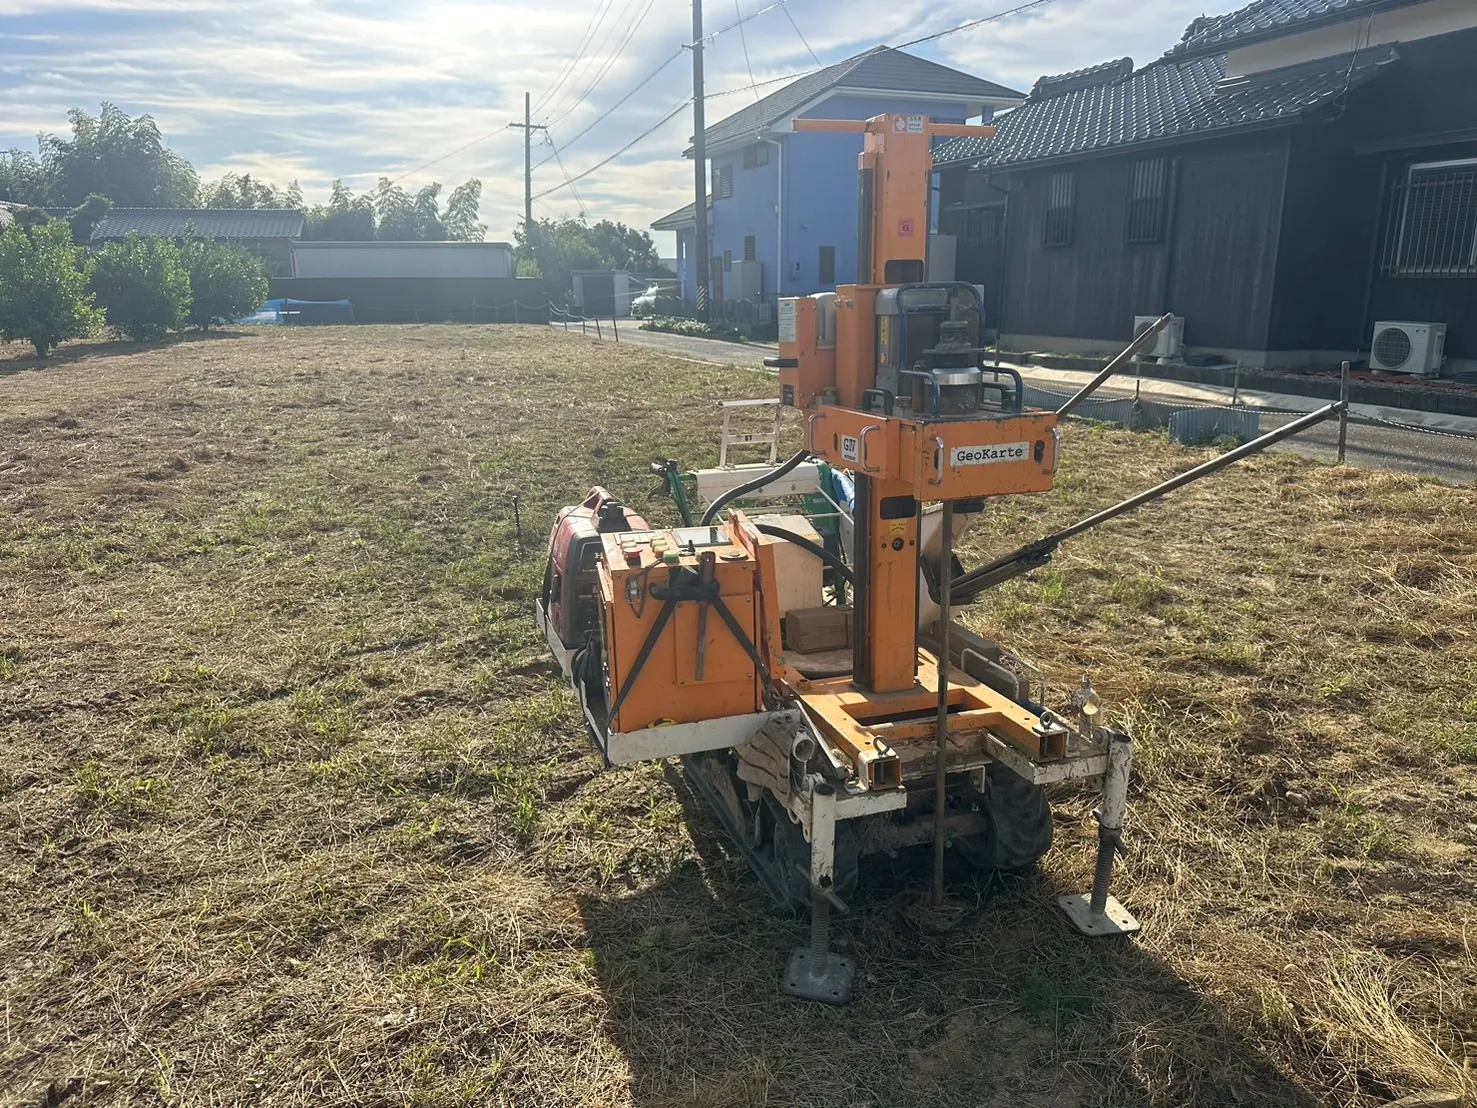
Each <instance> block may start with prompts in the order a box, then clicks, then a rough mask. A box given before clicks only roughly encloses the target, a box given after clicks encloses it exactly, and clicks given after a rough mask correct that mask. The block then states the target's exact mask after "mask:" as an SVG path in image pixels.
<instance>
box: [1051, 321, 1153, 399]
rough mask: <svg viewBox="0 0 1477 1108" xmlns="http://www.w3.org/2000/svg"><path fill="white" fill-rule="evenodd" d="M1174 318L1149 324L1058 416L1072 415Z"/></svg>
mask: <svg viewBox="0 0 1477 1108" xmlns="http://www.w3.org/2000/svg"><path fill="white" fill-rule="evenodd" d="M1173 318H1174V316H1172V315H1168V314H1166V315H1162V316H1160V317H1159V318H1158V319H1156V320H1155V321H1154V322H1153V323H1151V324H1149V326H1148V327H1146V328H1144V330H1143V333H1142V334H1140V335H1138V336H1136V337H1135V338H1134V340H1133V341H1132V342H1131V343H1129V344H1128V345H1127V346H1126V347H1124V349H1123V352H1122V353H1121V354H1119V355H1118V356H1117V357H1116V358H1114V359H1113V360H1112V361H1111V362H1109V363H1108V364H1107V365H1105V366H1103V368H1102V369H1101V370H1100V371H1099V372H1098V375H1097V376H1096V377H1094V378H1093V379H1092V380H1091V381H1089V382H1087V384H1085V385H1083V386H1082V387H1081V388H1080V389H1078V390H1077V394H1076V395H1075V396H1073V397H1072V399H1070V400H1068V401H1067V402H1066V403H1065V404H1063V405H1062V406H1061V407H1060V408H1058V409H1057V410H1056V414H1057V415H1058V416H1068V415H1071V414H1072V412H1073V411H1074V410H1075V409H1076V408H1077V406H1078V405H1080V404H1081V403H1082V402H1083V401H1084V400H1086V399H1087V398H1088V397H1089V396H1091V395H1092V394H1093V393H1095V392H1097V390H1098V389H1099V388H1100V387H1101V386H1102V383H1103V382H1104V381H1106V380H1107V379H1108V378H1109V377H1111V376H1113V374H1115V373H1117V372H1118V371H1119V370H1120V369H1122V368H1123V365H1124V363H1126V362H1127V361H1128V360H1129V359H1130V358H1132V357H1133V356H1134V355H1135V354H1137V353H1138V352H1139V351H1140V350H1142V349H1143V348H1144V347H1146V346H1148V345H1149V343H1151V342H1152V341H1153V340H1154V337H1155V336H1156V335H1158V334H1159V332H1160V331H1162V330H1164V328H1166V327H1167V326H1169V321H1170V320H1171V319H1173Z"/></svg>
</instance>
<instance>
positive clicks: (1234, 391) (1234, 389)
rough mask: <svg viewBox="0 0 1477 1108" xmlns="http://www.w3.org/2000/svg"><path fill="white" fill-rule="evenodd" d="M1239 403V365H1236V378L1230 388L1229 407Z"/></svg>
mask: <svg viewBox="0 0 1477 1108" xmlns="http://www.w3.org/2000/svg"><path fill="white" fill-rule="evenodd" d="M1240 403H1241V363H1240V361H1238V362H1237V363H1236V376H1235V378H1234V381H1233V384H1232V386H1231V407H1233V408H1234V407H1235V406H1236V405H1237V404H1240Z"/></svg>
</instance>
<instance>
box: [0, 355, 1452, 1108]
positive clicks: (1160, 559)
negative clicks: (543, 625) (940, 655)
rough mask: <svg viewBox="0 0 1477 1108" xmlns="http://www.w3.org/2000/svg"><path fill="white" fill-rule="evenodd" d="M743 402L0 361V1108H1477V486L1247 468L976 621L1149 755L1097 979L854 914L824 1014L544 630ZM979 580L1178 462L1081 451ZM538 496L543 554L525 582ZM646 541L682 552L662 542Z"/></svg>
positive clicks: (988, 891)
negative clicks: (628, 520) (1415, 1096)
mask: <svg viewBox="0 0 1477 1108" xmlns="http://www.w3.org/2000/svg"><path fill="white" fill-rule="evenodd" d="M771 388H772V381H771V380H770V379H769V378H767V377H765V376H763V375H761V374H757V373H751V372H747V371H740V370H732V369H723V368H719V367H713V366H698V365H693V364H691V363H685V362H680V361H676V360H672V359H670V358H666V357H664V356H662V355H660V354H657V353H655V352H653V351H650V350H644V349H641V348H637V347H632V346H626V345H622V346H620V347H616V346H614V345H612V344H607V343H596V342H594V341H587V340H584V339H581V338H580V337H579V336H576V335H569V336H565V335H562V334H557V333H548V332H545V331H543V330H540V329H535V328H475V327H454V326H441V327H409V326H407V327H397V328H374V327H359V328H345V329H338V328H329V329H321V330H303V331H295V330H293V331H290V330H263V331H262V332H260V333H250V332H244V333H238V334H226V335H222V336H215V337H210V338H203V339H198V340H194V341H187V342H181V343H177V344H172V345H166V346H160V347H152V348H151V347H110V346H97V347H90V348H89V347H80V348H78V349H76V350H74V351H63V352H62V354H61V355H60V356H58V357H56V358H54V359H52V361H51V362H49V363H45V364H42V363H36V362H34V361H29V360H20V359H13V360H10V361H3V360H0V892H3V896H0V995H3V1001H4V1012H3V1020H4V1027H3V1031H0V1104H3V1105H7V1106H8V1105H26V1106H38V1108H39V1106H42V1105H47V1106H50V1105H66V1106H67V1108H74V1106H81V1105H129V1106H133V1105H236V1104H261V1105H272V1106H279V1105H299V1104H301V1105H308V1104H312V1105H322V1104H335V1105H402V1104H422V1105H438V1106H439V1105H455V1104H474V1103H475V1104H502V1105H518V1106H523V1105H530V1106H534V1105H611V1106H628V1105H639V1106H642V1108H658V1106H674V1105H691V1106H698V1105H702V1106H739V1105H758V1104H767V1105H815V1106H819V1105H828V1106H829V1105H836V1106H840V1105H855V1106H861V1105H875V1106H882V1105H899V1106H906V1108H924V1106H928V1108H934V1106H946V1105H958V1106H965V1105H969V1106H991V1108H996V1106H998V1108H1005V1106H1010V1108H1047V1106H1058V1105H1060V1106H1064V1108H1088V1106H1093V1105H1117V1106H1128V1105H1156V1106H1166V1108H1168V1106H1185V1105H1206V1106H1209V1105H1227V1106H1250V1105H1276V1106H1281V1105H1287V1106H1311V1105H1319V1104H1330V1105H1347V1106H1358V1108H1366V1106H1373V1105H1378V1104H1382V1103H1385V1102H1387V1101H1389V1100H1392V1099H1394V1098H1395V1097H1398V1096H1401V1095H1404V1094H1407V1093H1410V1092H1413V1091H1416V1090H1419V1089H1425V1088H1431V1087H1437V1088H1444V1089H1449V1090H1453V1091H1461V1092H1465V1093H1467V1094H1468V1095H1470V1094H1472V1093H1473V1091H1474V1075H1473V1074H1471V1073H1470V1072H1469V1071H1468V1070H1467V1068H1466V1066H1467V1058H1468V1056H1469V1053H1470V1052H1473V1051H1477V954H1474V949H1473V943H1474V941H1477V936H1474V935H1472V934H1471V933H1470V931H1471V929H1472V921H1473V914H1474V904H1477V867H1474V865H1473V859H1474V854H1477V489H1473V488H1471V487H1467V488H1451V487H1446V486H1442V485H1438V484H1435V483H1430V482H1424V481H1422V480H1420V479H1417V478H1413V477H1408V476H1399V475H1391V474H1386V473H1376V472H1365V471H1359V470H1354V469H1336V468H1332V467H1324V466H1316V465H1313V464H1310V463H1306V462H1304V461H1301V460H1300V459H1298V458H1296V457H1290V456H1283V455H1278V456H1270V457H1265V458H1261V459H1258V460H1256V461H1254V462H1252V463H1251V464H1249V465H1246V466H1243V467H1240V468H1238V469H1236V470H1233V471H1232V472H1231V473H1230V474H1228V475H1225V476H1222V477H1220V478H1217V479H1215V480H1213V481H1211V482H1208V483H1205V484H1202V485H1199V486H1196V487H1194V488H1192V489H1189V490H1186V491H1184V492H1182V493H1179V494H1176V495H1175V496H1174V497H1172V498H1171V499H1169V500H1167V501H1165V502H1163V503H1162V504H1160V505H1159V506H1157V507H1154V508H1152V509H1150V510H1147V511H1145V512H1144V513H1142V514H1141V515H1139V516H1138V517H1136V518H1134V519H1132V520H1129V521H1124V522H1120V523H1116V524H1113V525H1110V526H1109V527H1107V528H1105V529H1103V530H1102V531H1100V532H1097V533H1094V534H1092V535H1089V536H1085V537H1083V538H1081V539H1079V540H1076V541H1074V542H1073V543H1071V544H1069V545H1068V547H1067V548H1065V549H1064V550H1063V553H1062V554H1061V556H1060V557H1059V559H1058V562H1057V563H1056V564H1055V566H1053V567H1051V568H1049V569H1047V570H1045V571H1042V572H1039V573H1037V574H1036V575H1035V576H1034V577H1032V578H1031V579H1028V580H1024V581H1018V582H1015V583H1013V584H1011V585H1010V586H1008V587H1006V588H1004V589H1001V590H998V591H997V593H995V594H992V595H991V596H989V597H988V598H987V599H986V600H985V601H984V602H982V603H981V604H980V605H978V606H976V607H975V608H973V609H971V610H970V611H969V612H968V613H967V618H968V620H969V622H970V623H971V624H972V625H974V626H976V627H978V628H979V629H981V630H983V631H985V632H987V633H991V634H995V635H998V636H999V637H1001V638H1002V639H1003V640H1004V641H1005V642H1006V643H1007V644H1009V645H1011V646H1014V647H1015V648H1017V649H1018V650H1019V651H1020V652H1021V653H1022V654H1023V655H1024V656H1025V657H1027V658H1028V659H1030V660H1032V661H1034V662H1036V663H1038V664H1039V665H1041V666H1043V667H1044V668H1045V670H1046V672H1047V674H1048V675H1049V678H1050V682H1051V686H1052V688H1053V690H1054V692H1055V695H1056V697H1057V698H1058V700H1064V699H1065V696H1066V694H1067V692H1068V691H1069V689H1070V688H1071V686H1073V685H1075V684H1076V683H1077V681H1078V680H1080V677H1081V675H1082V673H1083V672H1091V673H1092V674H1093V677H1094V681H1095V683H1096V684H1097V686H1098V687H1099V689H1100V691H1101V692H1102V694H1103V696H1104V699H1105V702H1106V703H1108V704H1109V705H1111V706H1112V707H1113V714H1114V715H1115V716H1116V717H1117V718H1118V719H1119V720H1120V721H1121V722H1123V723H1125V724H1126V725H1127V726H1128V727H1129V728H1130V729H1131V730H1132V731H1133V732H1134V734H1135V735H1136V736H1137V738H1138V746H1137V760H1136V763H1135V765H1136V779H1135V784H1134V788H1133V794H1132V804H1131V808H1130V828H1129V845H1130V848H1131V853H1130V855H1129V857H1128V858H1127V859H1126V860H1125V862H1124V864H1123V865H1122V866H1121V868H1120V880H1119V882H1118V886H1117V892H1118V894H1119V896H1120V897H1121V898H1122V899H1123V900H1124V901H1125V902H1126V903H1128V904H1129V905H1130V906H1131V907H1133V908H1134V909H1135V910H1136V911H1137V912H1138V913H1139V915H1140V917H1141V918H1142V920H1143V921H1144V931H1143V932H1142V934H1141V935H1140V936H1139V937H1138V938H1137V939H1135V940H1132V941H1129V942H1106V943H1104V942H1094V941H1091V940H1087V939H1083V938H1080V937H1079V936H1077V935H1076V933H1075V932H1073V931H1071V930H1070V928H1069V926H1068V925H1067V924H1066V922H1065V920H1064V919H1063V918H1062V917H1060V916H1059V915H1058V914H1057V912H1056V910H1055V907H1054V904H1053V901H1054V898H1055V896H1056V895H1058V893H1059V892H1061V891H1064V890H1067V891H1080V890H1082V889H1084V888H1085V887H1086V885H1087V882H1088V879H1089V872H1090V863H1091V843H1092V824H1091V821H1090V811H1091V807H1092V803H1093V797H1092V796H1091V795H1090V794H1089V793H1087V792H1083V791H1078V790H1068V791H1065V792H1063V793H1061V794H1060V795H1058V796H1057V797H1056V798H1055V799H1056V803H1057V843H1058V846H1057V848H1056V849H1055V850H1054V851H1053V853H1052V855H1050V856H1049V858H1048V859H1047V860H1046V862H1044V863H1043V865H1042V866H1041V868H1040V870H1039V872H1038V873H1036V874H1035V875H1034V876H1032V877H1030V878H1028V879H1020V880H1014V881H1011V882H1009V883H1006V884H1004V885H1000V886H987V885H983V884H961V885H957V886H956V887H955V889H954V892H955V893H956V894H957V895H958V896H960V897H961V898H964V899H966V900H967V901H968V902H969V903H970V905H971V911H970V913H969V915H968V917H967V919H966V921H965V923H964V924H963V926H961V927H960V928H959V929H958V930H956V931H955V932H953V933H952V934H949V935H946V936H942V937H938V936H929V935H923V934H920V933H918V932H916V931H914V930H912V929H911V928H910V926H909V925H908V923H906V922H905V920H904V916H903V909H904V908H906V907H907V906H908V905H909V904H910V903H912V902H913V901H914V900H915V899H916V898H917V896H918V895H919V892H920V891H921V890H922V888H923V887H924V883H925V882H926V879H927V878H926V873H927V867H926V862H923V863H920V864H919V865H916V866H915V865H912V864H910V862H909V861H908V860H907V859H904V860H901V861H899V862H896V863H885V864H878V865H870V866H869V867H868V868H867V869H866V870H865V871H864V876H863V884H864V891H863V893H862V895H860V896H859V897H858V898H857V902H856V904H855V910H854V911H853V912H852V913H851V914H850V915H848V916H846V917H844V918H842V919H840V920H839V921H838V922H837V924H836V931H837V932H838V935H839V941H840V943H841V944H842V945H843V946H844V947H846V948H847V949H848V950H849V952H851V953H853V954H855V955H856V956H857V958H858V959H859V961H860V964H861V967H862V971H861V975H860V977H859V980H858V983H857V1000H856V1002H855V1003H854V1004H853V1005H852V1006H851V1007H849V1008H845V1009H840V1010H833V1009H826V1008H821V1007H816V1006H810V1005H806V1004H802V1003H797V1002H793V1001H788V1000H786V999H784V998H782V997H781V996H780V995H779V994H778V992H777V989H776V984H777V981H778V977H779V973H780V969H781V966H782V964H783V960H784V957H785V955H786V953H787V952H788V950H789V948H790V947H792V946H794V945H796V944H797V943H798V942H801V941H803V938H804V935H805V925H804V922H803V920H800V919H795V918H790V917H786V916H776V915H775V914H773V913H772V912H771V911H770V909H769V907H768V900H767V898H766V897H765V895H764V894H763V892H762V891H761V890H760V888H759V886H758V885H757V883H756V882H755V881H754V880H753V879H752V878H751V877H750V876H749V875H748V873H747V871H746V870H745V868H744V866H743V865H742V863H741V862H740V861H739V860H738V859H737V858H736V856H735V855H733V854H732V852H730V851H729V850H728V849H727V847H726V845H725V843H724V842H723V841H722V838H721V834H720V832H719V829H718V827H717V825H716V823H715V822H714V821H713V820H712V819H710V818H709V817H708V816H707V814H706V813H705V812H703V811H702V810H701V809H700V808H699V807H698V806H697V804H696V802H695V801H694V799H693V797H692V796H691V795H689V793H688V792H687V791H686V790H685V789H684V788H683V787H682V783H681V781H680V778H679V776H678V775H677V774H676V773H675V772H674V771H673V769H672V768H671V767H669V766H663V765H652V766H643V767H635V768H628V769H620V770H612V771H606V770H602V768H601V766H600V764H599V761H598V759H597V758H596V757H595V756H594V755H593V754H592V752H591V749H590V747H589V746H588V745H587V742H586V740H585V738H584V735H583V733H582V729H581V726H580V723H579V720H578V716H577V713H576V711H575V708H574V706H573V702H572V700H571V697H570V696H569V695H567V694H566V693H565V692H564V691H563V689H562V688H561V686H560V685H559V684H558V683H557V682H556V681H555V680H554V679H553V675H552V670H551V667H550V665H549V663H548V662H547V661H546V659H545V656H544V650H543V645H542V642H541V641H540V640H539V638H538V636H537V634H536V632H535V629H534V627H533V621H532V617H531V604H532V600H533V597H534V595H535V593H536V590H537V588H538V582H539V580H540V577H541V573H542V561H541V556H542V550H541V545H542V540H543V537H544V535H545V533H546V529H547V526H548V524H549V521H550V518H551V516H552V514H553V512H554V510H555V509H556V508H557V507H558V506H559V505H562V504H565V503H569V502H572V501H575V500H578V499H580V498H581V497H583V495H584V493H585V492H586V491H587V489H588V487H589V486H590V485H591V484H592V483H595V482H600V483H604V484H607V485H609V486H610V487H612V488H613V489H615V490H617V491H619V492H621V493H622V494H624V495H625V496H626V497H628V498H630V499H633V500H637V499H639V498H640V497H641V496H643V495H644V493H645V490H646V489H647V488H648V487H649V485H650V483H651V480H650V477H649V474H647V473H646V470H645V466H646V462H647V461H648V460H649V459H650V458H654V457H668V456H669V457H676V458H679V459H681V460H682V461H683V462H684V463H685V464H689V465H700V464H711V462H712V461H713V459H714V458H715V455H716V420H715V419H714V412H713V409H712V407H711V405H712V401H713V400H715V399H717V398H720V397H733V396H759V395H767V394H768V393H769V392H770V390H771ZM1065 453H1066V458H1067V461H1066V464H1065V466H1064V468H1063V471H1062V473H1061V475H1060V481H1059V488H1058V490H1057V492H1056V493H1054V494H1052V495H1051V496H1048V497H1039V498H1034V499H1019V500H1012V501H1009V502H1003V503H1002V504H1000V505H999V507H998V509H997V510H996V511H995V512H994V513H993V515H992V516H991V517H990V518H989V519H988V521H987V522H986V523H985V524H984V525H983V526H981V527H980V528H979V529H978V530H977V532H975V533H974V534H973V536H972V538H971V548H970V550H969V551H967V552H966V556H965V561H966V564H969V563H972V562H975V561H977V560H978V559H980V558H981V557H982V556H983V555H984V554H985V553H986V552H999V551H1001V550H1003V549H1005V548H1007V547H1010V546H1014V545H1017V544H1018V543H1019V542H1021V541H1024V540H1026V539H1029V538H1034V537H1036V536H1037V535H1038V534H1041V533H1044V532H1045V531H1046V530H1048V529H1050V528H1051V527H1053V526H1055V525H1059V524H1062V523H1066V522H1069V521H1071V520H1073V519H1075V518H1077V517H1078V516H1080V515H1082V514H1085V513H1086V512H1087V511H1088V510H1090V509H1092V508H1094V507H1097V506H1101V505H1104V504H1106V503H1108V502H1110V501H1112V500H1114V499H1116V498H1117V497H1118V496H1119V495H1121V494H1124V493H1127V492H1129V491H1132V490H1134V489H1136V488H1139V487H1142V486H1143V485H1145V484H1147V483H1149V482H1151V481H1153V480H1155V479H1157V478H1160V477H1162V476H1164V475H1166V474H1168V473H1170V472H1172V471H1175V470H1178V469H1182V468H1185V467H1186V466H1188V465H1189V464H1191V463H1192V462H1193V461H1194V460H1196V459H1197V458H1198V457H1201V456H1204V455H1202V454H1200V453H1197V452H1193V451H1186V450H1183V449H1181V448H1178V447H1175V446H1172V445H1171V444H1169V443H1168V442H1167V441H1164V440H1162V439H1159V438H1155V437H1152V436H1134V435H1130V434H1128V433H1124V432H1117V431H1106V430H1101V429H1092V428H1088V427H1085V426H1074V427H1072V428H1070V429H1069V430H1068V432H1067V434H1066V437H1065ZM514 496H518V497H520V498H521V502H520V503H521V513H522V520H523V532H524V549H523V551H522V554H521V555H520V553H519V551H518V549H517V546H516V541H515V529H514V520H513V510H512V509H513V497H514ZM652 515H653V516H655V517H656V518H659V519H664V520H670V519H671V518H672V515H671V512H670V506H669V505H662V506H654V507H653V508H652Z"/></svg>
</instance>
